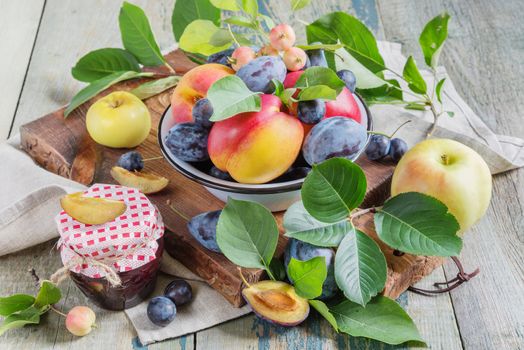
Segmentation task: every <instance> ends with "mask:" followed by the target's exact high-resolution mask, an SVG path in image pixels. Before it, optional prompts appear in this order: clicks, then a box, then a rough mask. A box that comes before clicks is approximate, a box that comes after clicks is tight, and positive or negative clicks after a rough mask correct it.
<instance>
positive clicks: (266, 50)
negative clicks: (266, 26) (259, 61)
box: [257, 45, 278, 56]
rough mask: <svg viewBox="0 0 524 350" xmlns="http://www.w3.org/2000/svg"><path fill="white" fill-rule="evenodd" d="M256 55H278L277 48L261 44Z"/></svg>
mask: <svg viewBox="0 0 524 350" xmlns="http://www.w3.org/2000/svg"><path fill="white" fill-rule="evenodd" d="M257 56H278V50H277V49H275V48H274V47H273V46H271V45H266V46H262V48H261V49H260V50H258V53H257Z"/></svg>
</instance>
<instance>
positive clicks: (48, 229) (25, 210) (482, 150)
mask: <svg viewBox="0 0 524 350" xmlns="http://www.w3.org/2000/svg"><path fill="white" fill-rule="evenodd" d="M379 49H380V51H381V53H382V55H383V57H384V59H385V61H386V64H387V66H388V67H390V68H392V69H394V70H396V71H398V72H401V71H402V68H403V66H404V63H405V62H406V58H405V57H404V56H403V55H402V53H401V46H400V45H399V44H395V43H390V42H379ZM437 73H438V78H439V79H441V78H443V77H447V79H446V83H445V84H444V87H443V94H442V95H443V103H444V109H445V110H446V111H453V112H455V116H454V117H453V118H449V117H447V116H446V115H444V116H442V117H441V118H440V120H439V127H438V128H437V129H436V131H435V133H434V136H435V137H440V138H450V139H455V140H457V141H460V142H462V143H464V144H466V145H468V146H470V147H472V148H473V149H475V150H476V151H477V152H478V153H479V154H481V155H482V157H483V158H484V159H485V160H486V162H487V163H488V165H489V167H490V170H491V172H492V173H493V174H497V173H500V172H504V171H507V170H511V169H515V168H519V167H522V166H524V140H523V139H520V138H517V137H511V136H505V135H497V134H495V133H493V132H492V131H491V130H490V129H489V128H488V127H487V126H486V124H485V123H484V122H483V121H482V120H481V118H480V117H479V116H478V115H476V114H475V113H474V112H473V110H472V109H471V108H470V107H469V106H468V105H467V104H466V103H465V102H464V100H463V99H462V98H461V97H460V95H459V94H458V93H457V91H456V90H455V87H454V86H453V83H452V81H451V80H450V78H449V77H448V76H447V73H446V70H445V69H444V68H443V67H439V69H438V70H437ZM422 75H423V77H424V79H425V80H426V82H427V84H428V86H433V78H432V75H431V74H430V73H429V72H427V71H422ZM371 113H372V115H373V120H374V125H375V129H376V130H377V131H383V132H387V133H389V132H392V131H393V130H394V129H395V128H396V127H397V126H398V125H400V124H401V123H402V122H403V121H405V120H408V119H410V120H412V122H411V123H409V124H407V125H406V126H405V127H403V128H402V129H401V130H400V131H399V133H398V135H399V136H400V137H402V138H403V139H405V140H406V142H407V143H408V145H409V146H413V145H414V144H416V143H417V142H419V141H420V140H422V139H424V138H425V137H426V134H427V132H428V130H429V128H430V127H431V121H432V116H431V114H430V113H429V112H422V111H409V112H408V111H407V110H405V109H404V108H402V107H401V106H393V105H375V106H372V108H371ZM34 117H36V116H34ZM19 143H20V142H19V137H18V136H15V137H13V138H12V139H10V140H8V141H7V142H6V143H3V144H1V145H0V159H1V160H2V168H1V170H0V184H2V186H1V187H0V242H1V244H0V255H5V254H10V253H13V252H16V251H18V250H21V249H25V248H27V247H31V246H33V245H36V244H39V243H42V242H45V241H48V240H49V239H52V238H55V237H57V236H58V232H57V230H56V227H55V223H54V220H53V218H54V217H55V215H56V214H57V213H58V212H59V210H60V204H59V201H58V199H59V197H60V196H62V195H64V194H65V193H71V192H77V191H80V190H83V189H85V187H84V186H83V185H80V184H78V183H75V182H73V181H70V180H68V179H65V178H63V177H60V176H58V175H55V174H52V173H50V172H47V171H46V170H44V169H42V168H40V167H38V166H37V165H35V164H34V162H33V161H32V160H31V158H30V157H29V156H28V155H27V154H25V153H24V152H23V151H21V150H20V149H19ZM20 232H24V234H23V235H20ZM57 254H58V252H57ZM165 255H166V256H165V257H164V258H163V263H162V270H163V271H164V272H165V274H164V275H161V276H160V278H159V283H158V286H157V290H156V292H155V294H154V295H159V294H161V291H162V289H163V288H164V287H165V285H166V284H167V283H168V282H169V281H170V280H171V279H172V277H169V275H176V276H181V277H184V278H188V279H191V280H195V281H191V282H190V283H191V285H192V287H193V290H194V293H195V298H194V300H193V302H192V303H191V304H188V305H186V306H182V307H181V308H180V310H179V311H178V314H177V318H176V321H174V322H173V323H172V324H170V325H168V326H167V327H165V328H159V327H155V326H153V325H152V324H151V322H150V321H149V320H148V319H147V316H146V312H145V310H146V307H147V303H145V302H144V303H142V304H140V305H138V306H136V307H134V308H132V309H129V310H126V314H127V315H128V317H129V319H130V320H131V322H132V324H133V326H134V327H135V329H136V331H137V333H138V336H139V338H140V341H141V342H142V344H144V345H147V344H150V343H153V342H157V341H161V340H164V339H168V338H174V337H178V336H182V335H184V334H189V333H193V332H197V331H199V330H202V329H205V328H209V327H212V326H214V325H217V324H220V323H222V322H225V321H228V320H231V319H233V318H236V317H239V316H241V315H245V314H247V313H248V312H249V309H248V308H247V307H243V308H240V309H237V308H234V307H233V306H231V305H230V304H229V303H228V302H227V301H226V300H225V299H224V298H222V296H221V295H220V294H219V293H218V292H216V291H215V290H213V289H212V288H210V287H209V286H207V285H206V284H205V283H202V282H197V281H198V280H200V279H199V277H198V276H196V275H194V274H193V273H191V272H190V271H189V270H187V269H186V268H185V267H184V266H183V265H182V264H180V263H179V262H178V261H176V260H175V259H172V258H170V257H169V256H167V254H165Z"/></svg>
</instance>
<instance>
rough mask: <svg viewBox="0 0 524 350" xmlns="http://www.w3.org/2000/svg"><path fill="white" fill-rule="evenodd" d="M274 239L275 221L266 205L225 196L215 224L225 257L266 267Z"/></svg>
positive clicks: (246, 264) (256, 266)
mask: <svg viewBox="0 0 524 350" xmlns="http://www.w3.org/2000/svg"><path fill="white" fill-rule="evenodd" d="M277 241H278V227H277V223H276V222H275V218H274V217H273V215H272V214H271V212H270V211H269V210H267V209H266V207H264V206H263V205H261V204H258V203H255V202H249V201H241V200H235V199H232V198H229V200H228V201H227V204H226V206H225V208H224V209H223V210H222V213H221V214H220V217H219V219H218V224H217V243H218V246H219V247H220V250H222V253H224V255H225V256H226V257H227V258H228V259H229V260H231V261H232V262H233V263H234V264H236V265H239V266H242V267H247V268H262V269H266V271H268V267H269V264H270V262H271V259H272V257H273V254H274V253H275V249H276V247H277Z"/></svg>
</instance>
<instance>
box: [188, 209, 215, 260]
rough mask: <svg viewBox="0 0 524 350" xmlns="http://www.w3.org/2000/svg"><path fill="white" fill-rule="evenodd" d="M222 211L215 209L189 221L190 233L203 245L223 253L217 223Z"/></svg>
mask: <svg viewBox="0 0 524 350" xmlns="http://www.w3.org/2000/svg"><path fill="white" fill-rule="evenodd" d="M221 212H222V210H215V211H208V212H205V213H202V214H198V215H197V216H194V217H193V218H191V220H189V222H188V223H187V228H188V230H189V233H191V235H192V236H193V237H194V238H195V239H196V240H197V241H198V242H199V243H200V244H202V246H203V247H205V248H207V249H209V250H211V251H214V252H216V253H221V251H220V248H219V247H218V244H217V223H218V217H219V216H220V213H221Z"/></svg>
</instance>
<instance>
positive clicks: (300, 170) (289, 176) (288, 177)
mask: <svg viewBox="0 0 524 350" xmlns="http://www.w3.org/2000/svg"><path fill="white" fill-rule="evenodd" d="M310 171H311V168H310V167H307V166H304V167H296V168H295V167H291V168H289V169H288V170H287V171H286V172H285V173H284V174H282V175H280V176H279V177H277V178H276V179H274V180H273V181H271V182H272V183H278V182H286V181H293V180H298V179H303V178H305V177H306V176H307V174H309V172H310Z"/></svg>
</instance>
